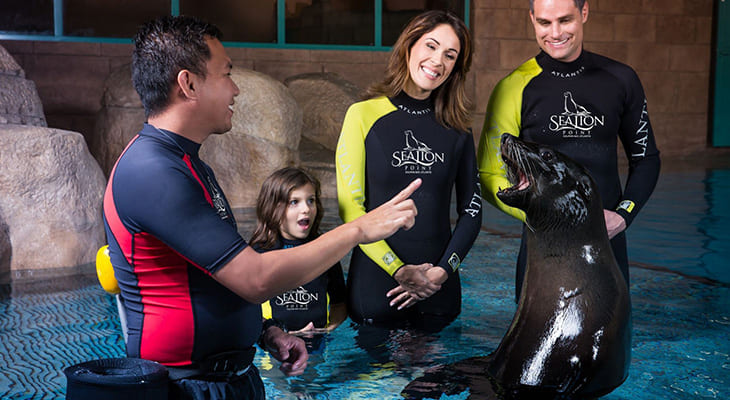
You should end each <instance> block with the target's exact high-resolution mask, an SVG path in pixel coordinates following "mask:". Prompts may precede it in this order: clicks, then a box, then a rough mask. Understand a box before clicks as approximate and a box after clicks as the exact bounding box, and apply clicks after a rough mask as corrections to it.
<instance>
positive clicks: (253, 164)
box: [90, 65, 302, 208]
mask: <svg viewBox="0 0 730 400" xmlns="http://www.w3.org/2000/svg"><path fill="white" fill-rule="evenodd" d="M232 77H233V80H234V82H235V83H236V84H237V85H238V87H239V89H240V91H241V93H240V94H239V95H238V96H237V97H236V98H235V105H234V114H233V118H232V125H233V128H232V129H231V131H230V132H228V133H226V134H224V135H214V136H211V137H209V138H208V139H207V140H206V141H205V142H204V143H203V146H202V147H201V150H200V157H201V158H202V159H203V160H204V161H205V162H207V163H208V164H209V165H210V166H211V168H213V171H214V172H215V175H216V178H217V180H218V182H219V183H220V185H221V187H222V189H223V191H224V192H225V194H226V197H227V198H228V201H229V202H230V203H231V207H233V208H241V207H251V206H253V205H254V204H255V201H256V196H257V195H258V190H259V188H260V187H261V183H263V181H264V179H266V177H267V176H268V175H269V174H271V172H273V171H274V170H276V169H278V168H281V167H284V166H287V165H297V164H298V163H299V157H298V153H297V148H298V146H299V139H300V137H301V126H302V114H301V111H300V110H299V107H298V106H297V103H296V101H295V100H294V98H293V97H292V96H291V95H290V94H289V91H288V90H287V88H286V87H285V86H284V85H283V84H281V83H280V82H278V81H276V80H274V79H273V78H271V77H269V76H267V75H264V74H261V73H258V72H255V71H251V70H247V69H243V68H238V67H234V69H233V71H232ZM105 86H106V89H105V93H104V98H103V100H102V110H101V112H100V114H99V116H98V119H97V124H96V134H95V138H94V140H92V141H91V142H92V144H91V146H90V147H91V148H92V153H93V154H94V155H95V157H96V158H97V159H98V160H99V163H100V164H101V165H102V169H103V170H104V173H105V174H107V175H108V174H109V172H110V171H111V169H112V167H113V166H114V162H116V159H117V157H119V155H120V154H121V152H122V151H123V150H124V147H125V146H126V145H127V143H128V142H129V140H130V139H131V138H132V137H134V135H136V134H137V132H139V130H140V128H141V127H142V123H143V122H144V110H143V108H142V103H141V102H140V100H139V96H138V95H137V93H136V92H135V90H134V88H133V86H132V81H131V69H130V66H129V65H125V66H123V67H121V68H119V69H117V70H116V71H114V72H112V74H110V76H109V78H108V79H107V81H106V85H105Z"/></svg>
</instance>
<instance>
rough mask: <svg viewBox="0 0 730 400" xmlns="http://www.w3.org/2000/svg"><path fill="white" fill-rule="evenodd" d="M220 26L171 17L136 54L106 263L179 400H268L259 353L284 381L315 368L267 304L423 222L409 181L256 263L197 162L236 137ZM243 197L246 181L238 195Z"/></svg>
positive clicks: (133, 337)
mask: <svg viewBox="0 0 730 400" xmlns="http://www.w3.org/2000/svg"><path fill="white" fill-rule="evenodd" d="M220 37H221V32H220V31H219V30H218V28H216V27H215V26H213V25H210V24H208V23H205V22H203V21H200V20H198V19H195V18H190V17H183V16H180V17H169V16H168V17H162V18H158V19H156V20H154V21H151V22H149V23H147V24H145V25H143V26H142V27H141V28H140V30H139V32H138V33H137V35H136V37H135V41H134V52H133V55H132V81H133V83H134V88H135V90H136V91H137V93H138V94H139V96H140V99H141V100H142V104H143V105H144V108H145V113H146V116H147V123H146V124H144V126H143V127H142V129H141V131H140V132H139V133H138V134H137V136H135V137H134V138H133V139H132V140H131V141H130V143H129V145H128V146H127V148H126V149H125V150H124V152H123V153H122V155H121V156H120V157H119V160H118V161H117V163H116V165H115V166H114V169H113V170H112V172H111V175H110V177H109V182H108V184H107V189H106V193H105V195H104V223H105V227H106V234H107V241H108V242H109V256H110V258H111V263H112V266H113V267H114V275H115V277H116V279H117V280H118V281H119V287H120V288H121V297H122V300H123V305H124V309H125V312H126V315H127V329H128V333H129V336H128V340H127V343H126V345H127V355H128V356H129V357H138V358H143V359H147V360H152V361H156V362H159V363H161V364H163V365H165V366H167V368H168V370H169V371H170V378H171V385H170V391H171V392H172V394H171V396H170V398H171V399H173V398H175V399H177V398H182V399H196V400H197V399H225V398H230V399H263V398H264V396H265V393H264V387H263V383H262V381H261V378H260V377H259V374H258V370H257V369H256V367H255V366H254V365H253V364H252V361H253V357H254V353H255V352H256V350H255V348H254V343H256V342H258V343H260V345H261V346H262V347H263V348H264V349H266V350H269V352H270V353H271V355H272V357H274V358H275V359H277V360H278V361H280V362H281V364H280V369H281V370H282V371H283V372H284V373H285V374H286V375H299V374H301V373H303V371H304V369H305V367H306V366H307V359H308V355H307V351H306V349H305V347H304V342H303V341H302V340H301V339H299V338H296V337H294V336H292V335H289V334H287V333H285V332H284V331H283V330H281V329H280V328H279V327H277V326H275V325H272V324H268V323H265V324H263V325H262V315H261V306H260V303H262V302H264V301H265V300H268V299H269V298H272V297H274V296H276V295H278V294H281V293H283V292H285V291H286V290H289V289H293V288H296V287H298V286H300V285H302V284H305V283H307V282H310V281H311V280H313V279H314V278H316V277H317V276H319V275H321V274H322V273H324V272H325V271H326V270H327V269H329V267H331V266H332V265H333V264H334V263H336V262H337V261H339V260H340V259H341V258H342V257H343V256H344V255H345V254H347V252H348V251H349V250H350V249H352V247H354V246H356V245H358V244H361V243H370V242H374V241H378V240H382V239H385V238H387V237H388V236H390V235H392V234H393V233H394V232H396V231H397V230H399V229H400V228H406V229H408V228H410V227H412V226H413V224H414V223H415V220H414V218H415V215H416V213H417V211H416V207H415V204H414V203H413V201H412V200H410V199H408V197H409V196H410V195H411V193H413V191H415V190H416V189H417V188H418V186H420V181H418V180H416V181H414V182H412V183H411V184H410V185H409V186H408V189H406V190H404V191H401V192H400V193H399V194H397V195H396V196H395V197H393V198H392V199H391V200H390V201H388V202H386V203H384V204H383V205H382V206H381V207H378V208H376V209H374V210H373V211H371V212H369V213H367V214H364V215H363V216H361V217H360V218H358V219H356V220H354V221H352V222H350V223H347V224H344V225H340V226H338V227H337V228H335V229H333V230H331V231H329V232H327V233H325V234H323V235H321V236H319V237H318V238H317V239H315V240H312V241H310V242H308V243H306V244H303V245H301V246H297V247H295V248H291V249H284V250H276V251H270V252H267V253H264V254H260V253H258V252H256V251H255V250H254V249H253V248H251V246H248V244H247V243H246V241H245V240H244V239H243V238H242V237H241V236H240V235H239V234H238V230H237V226H236V221H235V218H234V216H233V213H232V212H231V208H230V206H229V204H228V202H227V201H226V198H225V195H224V193H223V191H222V190H221V188H220V186H219V185H218V183H217V182H216V179H215V175H214V174H213V171H212V169H211V168H210V167H209V166H208V165H207V164H206V163H205V162H203V160H201V159H200V158H199V157H198V153H199V150H200V146H201V144H202V143H203V142H204V141H205V140H206V139H207V138H208V137H210V135H216V134H224V133H225V132H227V131H229V130H230V129H231V118H232V116H233V107H232V105H233V104H234V102H235V98H236V96H237V95H238V94H239V89H238V87H237V86H236V84H235V83H234V82H233V79H232V78H231V69H232V64H231V59H230V58H229V57H228V55H227V54H226V51H225V49H224V47H223V45H222V44H221V42H220ZM240 183H241V184H246V182H240Z"/></svg>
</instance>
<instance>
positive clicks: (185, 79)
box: [177, 69, 198, 99]
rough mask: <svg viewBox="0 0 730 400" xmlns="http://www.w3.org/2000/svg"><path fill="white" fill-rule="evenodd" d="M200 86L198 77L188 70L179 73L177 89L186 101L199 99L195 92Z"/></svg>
mask: <svg viewBox="0 0 730 400" xmlns="http://www.w3.org/2000/svg"><path fill="white" fill-rule="evenodd" d="M197 85H198V77H197V75H195V74H194V73H192V72H190V71H188V70H187V69H183V70H180V72H178V73H177V88H178V89H179V90H180V93H181V95H182V96H183V97H185V98H186V99H194V98H196V97H197V93H196V92H195V90H196V89H197Z"/></svg>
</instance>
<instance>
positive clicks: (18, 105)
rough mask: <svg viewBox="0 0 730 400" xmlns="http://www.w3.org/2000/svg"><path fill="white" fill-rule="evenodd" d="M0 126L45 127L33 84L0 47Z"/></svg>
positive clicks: (44, 120) (39, 100) (39, 101)
mask: <svg viewBox="0 0 730 400" xmlns="http://www.w3.org/2000/svg"><path fill="white" fill-rule="evenodd" d="M0 124H20V125H35V126H47V125H46V117H45V115H44V114H43V104H41V99H40V97H38V91H37V90H36V87H35V83H33V81H30V80H28V79H25V72H24V71H23V69H22V68H20V66H19V65H18V63H17V62H16V61H15V59H14V58H13V57H12V56H11V55H10V53H8V52H7V50H5V48H3V47H2V46H0Z"/></svg>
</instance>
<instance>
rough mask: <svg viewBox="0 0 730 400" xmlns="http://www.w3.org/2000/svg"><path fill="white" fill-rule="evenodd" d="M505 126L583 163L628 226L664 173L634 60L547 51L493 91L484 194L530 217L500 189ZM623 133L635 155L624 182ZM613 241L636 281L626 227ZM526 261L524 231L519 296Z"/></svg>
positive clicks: (482, 168) (484, 141) (484, 149)
mask: <svg viewBox="0 0 730 400" xmlns="http://www.w3.org/2000/svg"><path fill="white" fill-rule="evenodd" d="M503 133H511V134H513V135H518V136H521V137H523V138H524V139H526V140H529V141H532V142H538V143H542V144H547V145H550V146H552V147H553V148H555V149H556V150H558V151H560V152H562V153H564V154H566V155H568V156H569V157H571V158H573V159H575V160H576V161H578V162H579V163H581V164H583V165H584V166H585V167H586V168H587V169H588V171H589V172H590V174H591V176H592V177H593V179H594V180H595V181H596V183H597V184H598V188H599V190H600V194H601V198H602V200H603V204H604V208H605V209H609V210H615V211H616V212H618V213H619V214H620V215H621V216H622V217H623V218H624V219H625V220H626V226H627V227H628V226H629V225H630V224H631V222H632V221H633V219H634V218H635V217H636V214H637V213H638V212H639V210H640V209H641V208H642V207H643V206H644V204H645V203H646V201H647V200H648V199H649V196H650V195H651V193H652V192H653V190H654V187H655V185H656V182H657V179H658V177H659V168H660V161H659V151H658V150H657V147H656V143H655V141H654V134H653V131H652V128H651V124H650V123H649V114H648V111H647V106H646V98H645V96H644V90H643V88H642V86H641V82H640V81H639V78H638V76H637V75H636V73H635V72H634V71H633V70H632V69H631V68H630V67H629V66H627V65H624V64H621V63H619V62H616V61H614V60H611V59H609V58H606V57H603V56H600V55H597V54H594V53H591V52H588V51H585V50H584V51H582V52H581V55H580V56H579V57H578V59H576V60H575V61H573V62H569V63H563V62H559V61H557V60H554V59H552V58H551V57H550V56H548V55H547V54H546V53H545V52H541V53H540V54H538V55H537V56H536V57H534V58H532V59H530V60H528V61H527V62H525V63H524V64H522V65H521V66H520V67H518V68H517V69H516V70H515V71H513V72H512V73H511V74H509V75H508V76H507V77H505V78H504V79H502V80H501V81H500V82H499V83H498V84H497V86H496V87H495V89H494V91H493V92H492V96H491V97H490V99H489V105H488V106H487V115H486V118H485V122H484V128H483V129H482V136H481V140H480V143H479V151H478V159H479V173H480V176H481V182H482V189H483V195H484V198H485V199H486V200H487V201H489V202H490V203H492V204H493V205H495V206H496V207H497V208H499V209H501V210H502V211H504V212H506V213H508V214H510V215H512V216H514V217H516V218H519V219H521V220H522V221H524V219H525V217H524V213H523V212H522V211H520V210H518V209H515V208H511V207H508V206H506V205H504V204H503V203H502V202H501V201H500V200H499V199H498V198H497V197H496V195H495V194H496V192H497V191H498V190H499V188H500V187H502V188H506V187H509V186H510V184H509V182H508V181H507V178H506V176H505V170H504V164H503V163H502V159H501V157H500V156H499V146H500V136H501V135H502V134H503ZM617 137H618V139H619V140H620V141H621V143H622V145H623V149H624V152H625V154H626V157H627V159H628V161H629V171H628V177H627V181H626V185H625V187H624V189H623V190H622V187H621V180H620V177H619V171H618V155H617V153H618V151H617V150H618V149H617ZM611 245H612V247H613V251H614V255H615V256H616V259H617V261H618V263H619V266H620V267H621V270H622V272H623V274H624V276H625V278H626V282H627V283H628V278H629V275H628V256H627V253H626V236H625V234H624V233H623V232H622V233H620V234H619V235H617V236H616V237H614V238H613V239H612V240H611ZM525 262H526V258H525V240H524V235H523V240H522V248H521V250H520V256H519V258H518V265H517V285H516V294H517V296H519V293H520V288H521V284H522V277H523V274H524V268H525Z"/></svg>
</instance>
